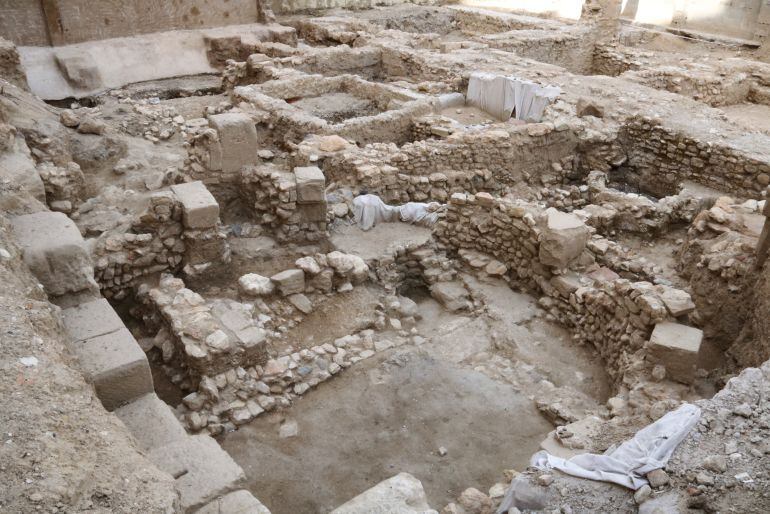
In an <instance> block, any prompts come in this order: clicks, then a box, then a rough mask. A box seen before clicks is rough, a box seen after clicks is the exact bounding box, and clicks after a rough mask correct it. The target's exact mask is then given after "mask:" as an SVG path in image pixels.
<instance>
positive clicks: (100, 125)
mask: <svg viewBox="0 0 770 514" xmlns="http://www.w3.org/2000/svg"><path fill="white" fill-rule="evenodd" d="M106 129H107V125H106V124H105V123H104V122H103V121H101V120H98V119H96V118H94V117H93V116H86V117H84V118H83V119H82V120H80V124H79V125H78V129H77V130H78V132H80V133H81V134H96V135H101V134H104V131H105V130H106Z"/></svg>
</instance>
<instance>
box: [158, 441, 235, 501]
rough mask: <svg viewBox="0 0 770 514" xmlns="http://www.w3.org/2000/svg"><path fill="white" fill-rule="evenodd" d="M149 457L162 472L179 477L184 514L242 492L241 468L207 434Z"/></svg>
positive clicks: (177, 480)
mask: <svg viewBox="0 0 770 514" xmlns="http://www.w3.org/2000/svg"><path fill="white" fill-rule="evenodd" d="M149 458H150V461H152V462H153V463H154V464H155V465H156V466H158V468H159V469H160V470H161V471H165V472H166V473H169V474H170V475H171V476H173V477H175V478H176V489H177V491H178V492H179V495H180V500H181V502H180V503H181V507H182V510H183V511H185V512H187V511H192V510H195V509H197V508H200V507H203V506H204V505H205V504H207V503H209V502H211V501H212V500H214V499H216V498H217V497H220V496H223V495H226V494H227V493H229V492H232V491H235V490H236V489H239V488H240V485H241V483H242V482H243V481H244V480H245V476H244V474H243V470H242V469H241V468H240V466H238V464H236V463H235V461H233V459H232V458H230V456H229V455H228V454H227V453H226V452H225V451H224V450H223V449H222V448H220V447H219V444H217V442H216V441H215V440H214V439H212V438H211V437H209V436H208V435H195V436H189V437H187V438H186V439H184V440H183V441H180V442H176V443H172V444H168V445H166V446H162V447H160V448H156V449H154V450H152V451H150V453H149Z"/></svg>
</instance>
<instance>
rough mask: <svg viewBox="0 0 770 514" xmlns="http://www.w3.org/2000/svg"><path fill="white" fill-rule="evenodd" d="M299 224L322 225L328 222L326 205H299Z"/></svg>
mask: <svg viewBox="0 0 770 514" xmlns="http://www.w3.org/2000/svg"><path fill="white" fill-rule="evenodd" d="M297 216H298V218H297V222H298V223H321V222H324V221H326V203H323V202H321V203H306V204H298V205H297Z"/></svg>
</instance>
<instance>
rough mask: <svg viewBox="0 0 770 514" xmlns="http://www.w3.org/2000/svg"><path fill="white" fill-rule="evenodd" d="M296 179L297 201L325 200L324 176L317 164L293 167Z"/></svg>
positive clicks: (316, 201)
mask: <svg viewBox="0 0 770 514" xmlns="http://www.w3.org/2000/svg"><path fill="white" fill-rule="evenodd" d="M294 177H295V178H296V181H297V203H319V202H326V193H325V188H326V178H325V177H324V174H323V172H322V171H321V169H320V168H318V167H317V166H303V167H298V168H294Z"/></svg>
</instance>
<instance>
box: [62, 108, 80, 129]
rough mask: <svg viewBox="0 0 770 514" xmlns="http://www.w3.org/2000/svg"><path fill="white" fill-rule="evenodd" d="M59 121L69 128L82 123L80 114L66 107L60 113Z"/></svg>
mask: <svg viewBox="0 0 770 514" xmlns="http://www.w3.org/2000/svg"><path fill="white" fill-rule="evenodd" d="M59 121H60V122H61V124H62V125H64V126H65V127H68V128H75V127H77V126H78V125H80V116H78V115H77V114H75V113H74V112H73V111H71V110H69V109H66V110H64V111H62V112H61V113H59Z"/></svg>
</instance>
